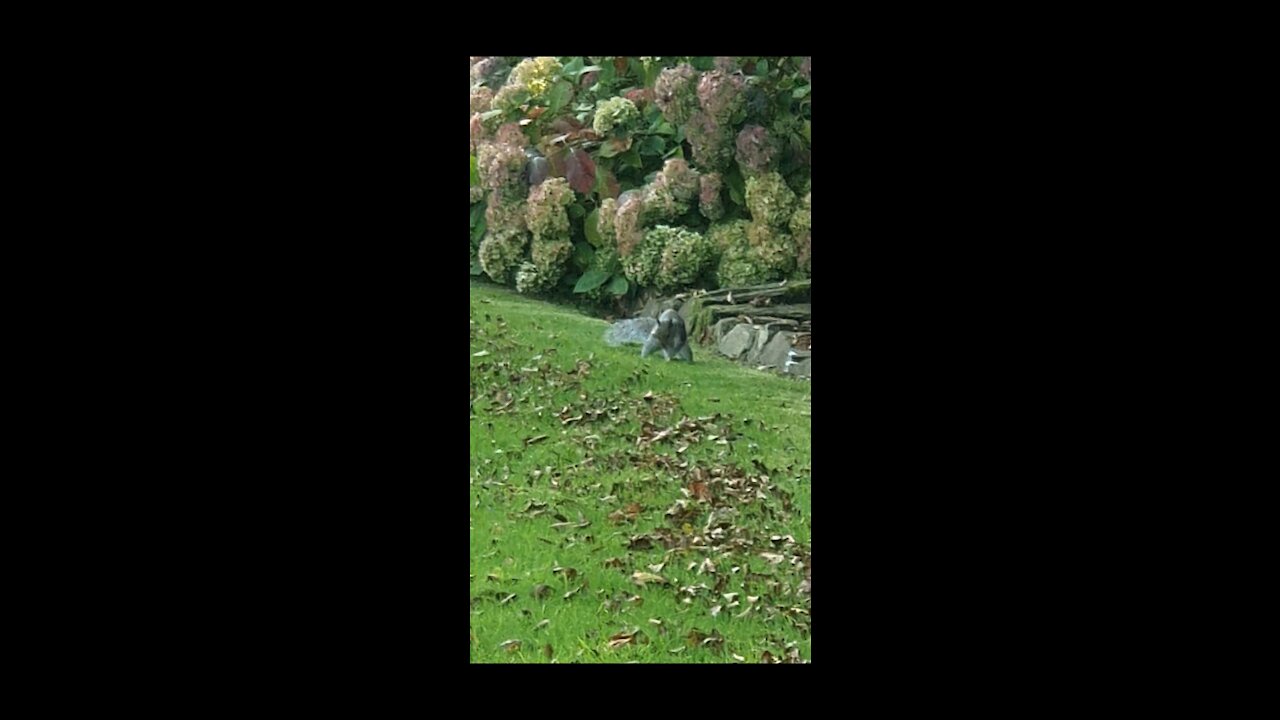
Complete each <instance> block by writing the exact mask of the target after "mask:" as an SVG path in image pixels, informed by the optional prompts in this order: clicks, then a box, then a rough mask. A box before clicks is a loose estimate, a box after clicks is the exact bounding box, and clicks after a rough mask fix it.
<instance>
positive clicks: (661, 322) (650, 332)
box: [604, 310, 693, 362]
mask: <svg viewBox="0 0 1280 720" xmlns="http://www.w3.org/2000/svg"><path fill="white" fill-rule="evenodd" d="M604 339H605V342H606V343H608V344H609V345H613V346H617V345H624V344H629V343H631V344H643V347H641V348H640V357H641V358H647V357H649V354H650V353H652V352H653V351H655V350H661V351H662V356H663V357H664V358H666V359H667V361H668V362H669V361H671V360H684V361H686V362H693V349H692V348H690V347H689V330H688V328H687V327H686V326H685V324H684V318H682V317H680V313H678V312H676V311H675V310H664V311H663V312H662V314H661V315H659V316H658V319H657V320H655V319H653V318H651V317H641V318H634V319H632V320H619V321H618V322H616V323H614V324H613V325H611V326H610V327H609V329H608V330H607V331H606V332H605V336H604Z"/></svg>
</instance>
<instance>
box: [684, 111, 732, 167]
mask: <svg viewBox="0 0 1280 720" xmlns="http://www.w3.org/2000/svg"><path fill="white" fill-rule="evenodd" d="M684 134H685V138H687V139H688V140H689V145H690V147H692V148H693V161H694V162H695V163H697V165H698V167H699V168H701V169H702V170H704V171H711V172H724V171H725V170H728V168H729V163H730V161H732V160H733V132H732V130H731V129H729V128H728V127H727V126H721V125H720V124H719V123H717V122H716V121H715V119H714V118H712V117H711V116H710V115H708V114H707V113H705V112H703V111H701V110H699V111H697V112H695V113H694V114H693V116H692V117H690V118H689V122H687V123H685V126H684Z"/></svg>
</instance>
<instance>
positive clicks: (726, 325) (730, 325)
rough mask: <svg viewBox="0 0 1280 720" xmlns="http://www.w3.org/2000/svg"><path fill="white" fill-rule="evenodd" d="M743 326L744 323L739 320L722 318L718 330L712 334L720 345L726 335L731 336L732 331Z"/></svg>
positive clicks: (717, 324)
mask: <svg viewBox="0 0 1280 720" xmlns="http://www.w3.org/2000/svg"><path fill="white" fill-rule="evenodd" d="M741 324H742V321H741V320H739V319H738V318H721V319H720V321H719V322H717V323H716V328H715V330H714V332H713V333H712V335H713V337H714V338H715V341H716V342H717V343H719V342H720V341H721V340H723V339H724V336H725V335H728V334H729V331H730V330H732V329H734V328H735V327H737V326H739V325H741Z"/></svg>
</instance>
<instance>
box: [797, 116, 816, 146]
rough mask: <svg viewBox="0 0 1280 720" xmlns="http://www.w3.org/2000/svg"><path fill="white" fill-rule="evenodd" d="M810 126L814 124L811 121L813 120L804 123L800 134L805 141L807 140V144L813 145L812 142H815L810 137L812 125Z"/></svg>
mask: <svg viewBox="0 0 1280 720" xmlns="http://www.w3.org/2000/svg"><path fill="white" fill-rule="evenodd" d="M810 124H812V121H811V120H805V121H804V127H802V128H800V134H801V135H803V136H804V140H805V142H807V143H812V142H813V140H812V139H811V138H810V137H809V125H810Z"/></svg>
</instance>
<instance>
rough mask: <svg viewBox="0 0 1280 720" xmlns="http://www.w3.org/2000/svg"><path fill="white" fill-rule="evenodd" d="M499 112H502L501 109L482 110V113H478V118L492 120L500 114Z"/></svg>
mask: <svg viewBox="0 0 1280 720" xmlns="http://www.w3.org/2000/svg"><path fill="white" fill-rule="evenodd" d="M501 114H502V111H501V110H489V111H487V112H482V113H480V119H481V120H492V119H493V118H496V117H498V116H499V115H501Z"/></svg>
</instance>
